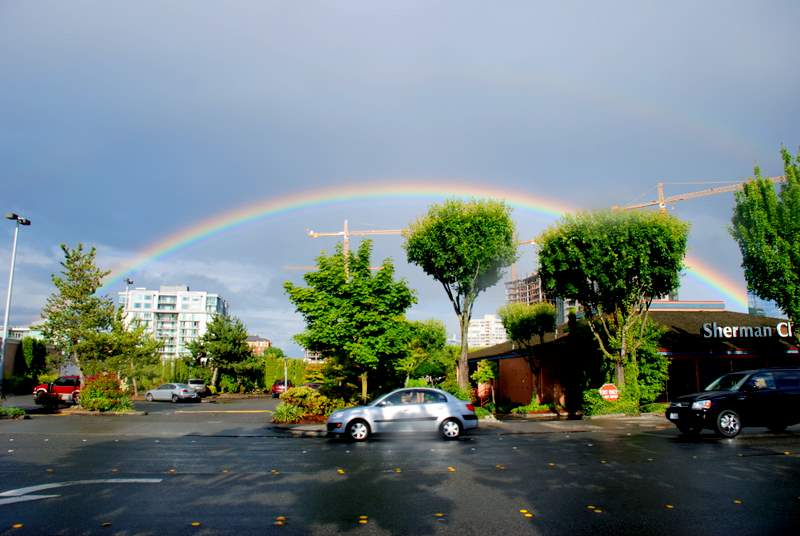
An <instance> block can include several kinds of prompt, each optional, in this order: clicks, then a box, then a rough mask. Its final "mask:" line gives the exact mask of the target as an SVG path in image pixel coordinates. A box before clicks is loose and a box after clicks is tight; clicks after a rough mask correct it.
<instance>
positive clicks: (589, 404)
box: [583, 389, 639, 415]
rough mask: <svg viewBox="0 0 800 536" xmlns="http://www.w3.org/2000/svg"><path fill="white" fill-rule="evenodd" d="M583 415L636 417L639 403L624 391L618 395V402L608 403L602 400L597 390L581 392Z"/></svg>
mask: <svg viewBox="0 0 800 536" xmlns="http://www.w3.org/2000/svg"><path fill="white" fill-rule="evenodd" d="M583 413H584V415H612V414H615V413H624V414H625V415H638V414H639V402H638V399H637V397H635V396H634V395H631V394H630V393H629V392H626V391H625V390H622V392H621V393H620V396H619V400H617V401H616V402H609V401H608V400H603V397H601V396H600V393H599V392H598V391H597V389H588V390H586V391H584V392H583Z"/></svg>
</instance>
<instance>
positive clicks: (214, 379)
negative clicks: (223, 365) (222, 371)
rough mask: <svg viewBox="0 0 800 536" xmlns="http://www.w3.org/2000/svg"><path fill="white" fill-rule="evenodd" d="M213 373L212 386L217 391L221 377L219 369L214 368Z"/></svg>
mask: <svg viewBox="0 0 800 536" xmlns="http://www.w3.org/2000/svg"><path fill="white" fill-rule="evenodd" d="M211 370H212V372H211V386H212V387H214V389H217V376H218V375H219V367H213V368H212V369H211Z"/></svg>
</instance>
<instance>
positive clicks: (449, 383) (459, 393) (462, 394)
mask: <svg viewBox="0 0 800 536" xmlns="http://www.w3.org/2000/svg"><path fill="white" fill-rule="evenodd" d="M439 389H441V390H442V391H447V392H448V393H450V394H451V395H453V396H454V397H456V398H458V399H459V400H472V393H470V392H469V391H467V390H466V389H462V388H461V387H459V386H458V383H456V381H455V380H451V379H448V380H446V381H444V382H443V383H442V384H441V385H439Z"/></svg>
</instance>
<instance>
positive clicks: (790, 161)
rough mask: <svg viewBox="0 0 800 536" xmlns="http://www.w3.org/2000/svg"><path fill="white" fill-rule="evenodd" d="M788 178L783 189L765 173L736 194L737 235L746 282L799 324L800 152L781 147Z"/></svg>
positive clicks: (734, 226)
mask: <svg viewBox="0 0 800 536" xmlns="http://www.w3.org/2000/svg"><path fill="white" fill-rule="evenodd" d="M781 156H782V157H783V167H784V175H785V177H786V182H785V183H784V184H783V185H782V186H781V189H780V193H776V192H775V186H774V185H773V184H772V182H770V181H768V180H767V179H764V178H762V177H761V172H760V170H759V169H758V168H756V170H755V176H756V178H755V180H753V181H750V182H747V183H745V185H744V188H743V189H742V191H741V192H737V193H736V207H735V208H734V212H733V225H732V227H731V229H730V232H731V234H732V235H733V238H734V239H736V241H737V242H738V243H739V248H740V249H741V251H742V267H743V268H744V277H745V280H746V281H747V286H748V287H749V288H750V289H751V290H752V291H753V292H754V293H755V294H757V295H758V296H760V297H761V298H765V299H768V300H773V301H774V302H775V303H777V304H778V306H779V307H780V308H781V309H782V310H783V312H784V313H786V314H787V315H788V316H789V318H790V319H791V320H792V322H793V323H795V324H798V323H800V247H798V244H799V243H800V153H798V154H797V155H796V156H794V157H792V155H791V154H790V153H789V151H787V150H786V149H785V148H782V149H781Z"/></svg>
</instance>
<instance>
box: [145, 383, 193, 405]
mask: <svg viewBox="0 0 800 536" xmlns="http://www.w3.org/2000/svg"><path fill="white" fill-rule="evenodd" d="M144 399H145V400H147V401H148V402H152V401H153V400H171V401H173V402H178V401H180V400H191V401H193V402H194V401H196V402H199V401H200V395H199V394H197V391H195V390H194V389H192V388H191V387H189V386H188V385H186V384H185V383H165V384H163V385H159V386H158V387H156V388H155V389H150V390H149V391H147V392H146V393H145V395H144Z"/></svg>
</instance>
